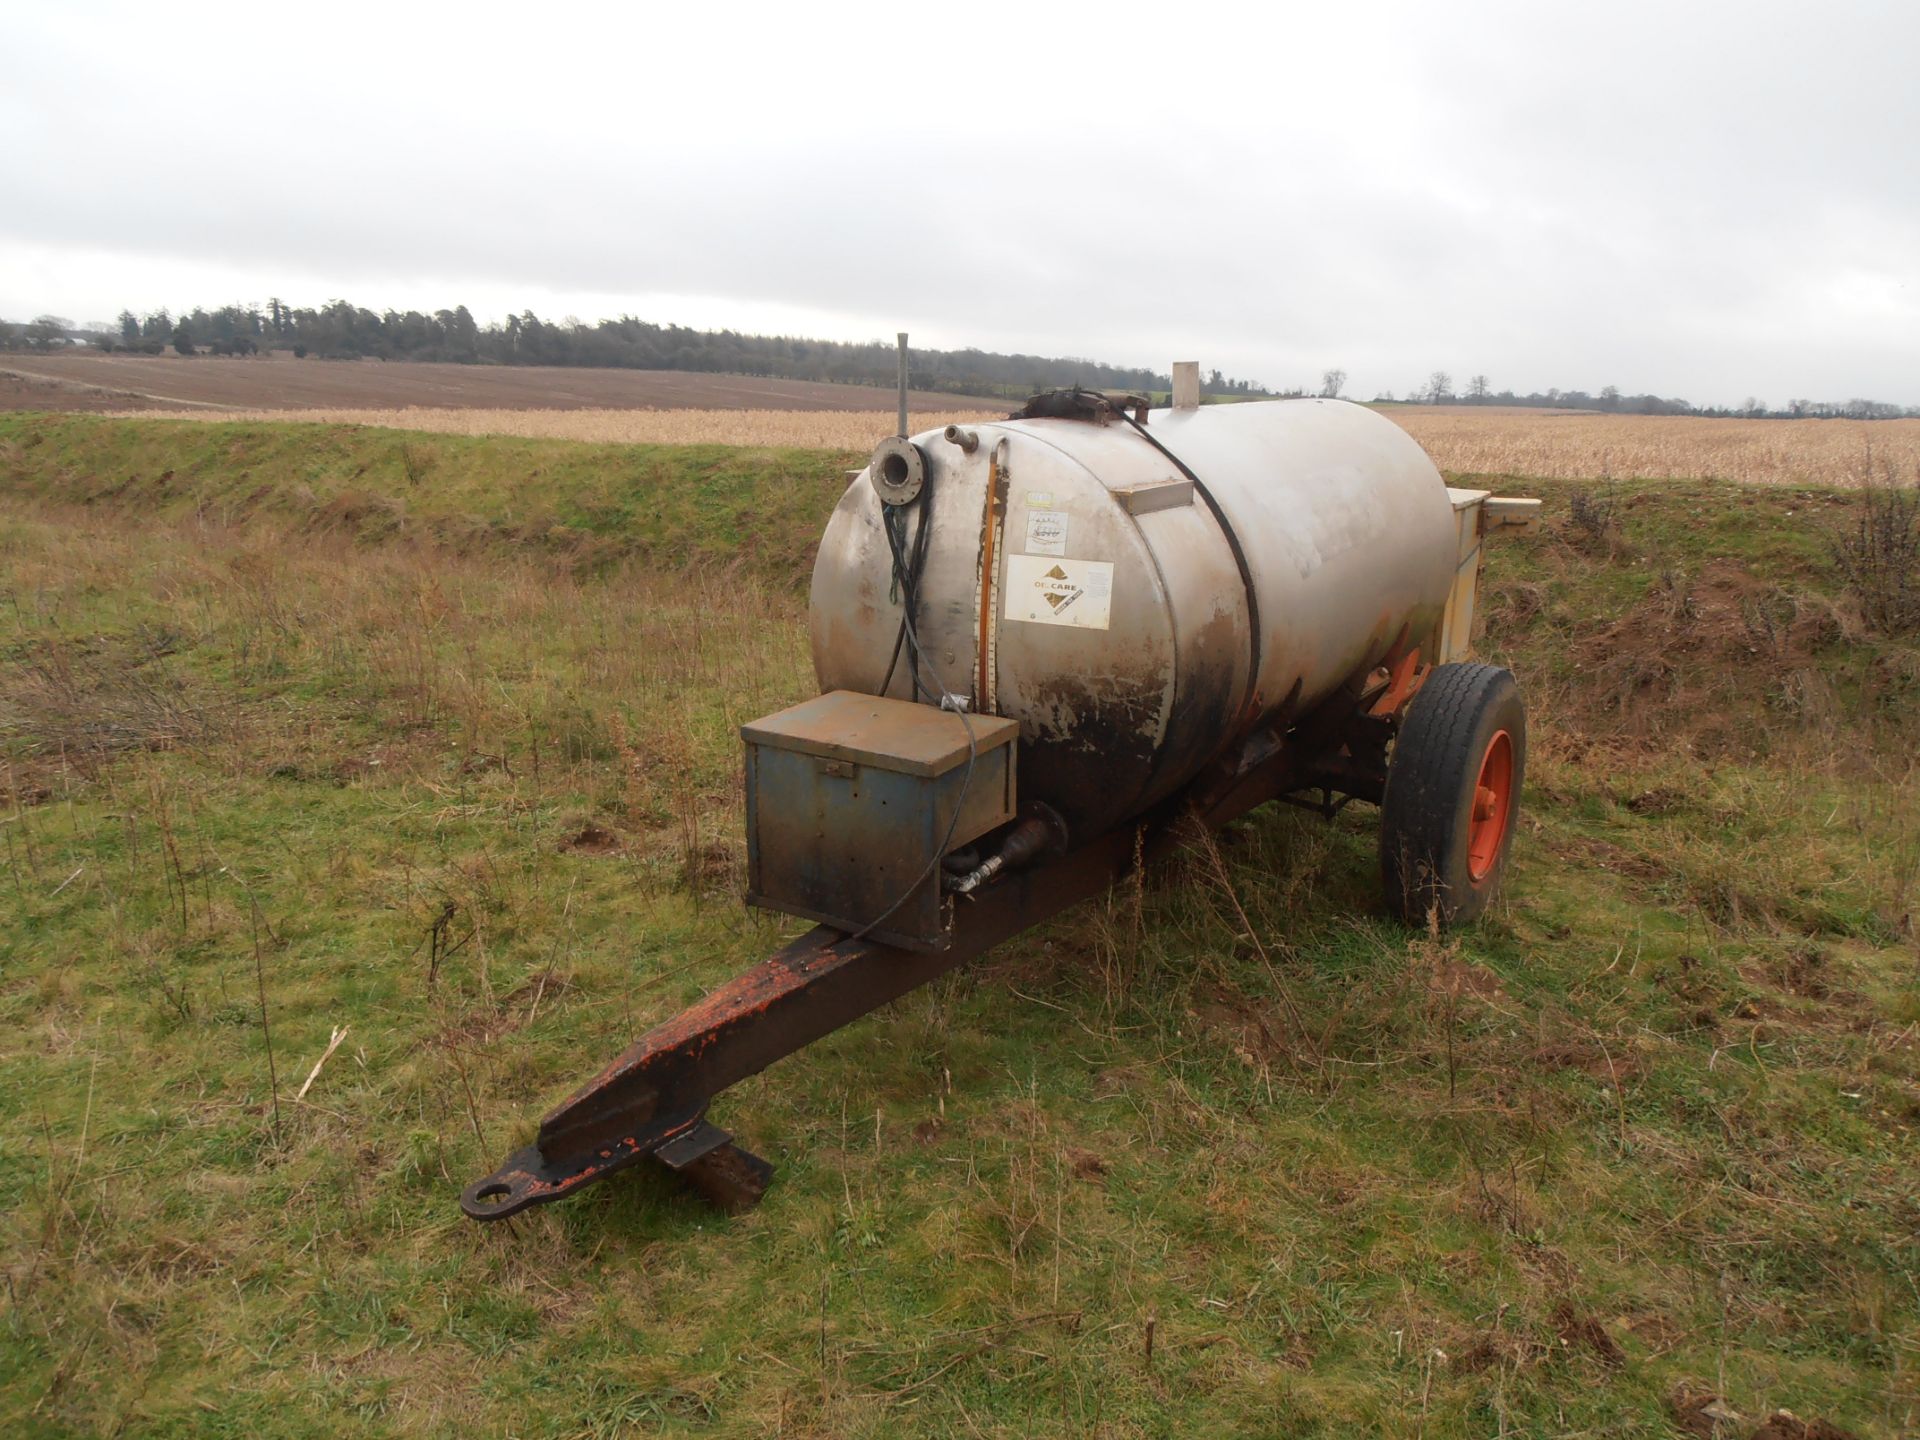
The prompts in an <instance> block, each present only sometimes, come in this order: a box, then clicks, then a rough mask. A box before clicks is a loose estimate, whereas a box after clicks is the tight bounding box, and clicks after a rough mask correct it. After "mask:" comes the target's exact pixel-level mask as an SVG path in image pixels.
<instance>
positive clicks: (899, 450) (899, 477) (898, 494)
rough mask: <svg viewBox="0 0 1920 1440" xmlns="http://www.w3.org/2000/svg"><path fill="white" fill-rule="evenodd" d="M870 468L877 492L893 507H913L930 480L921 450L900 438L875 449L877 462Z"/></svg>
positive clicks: (888, 439)
mask: <svg viewBox="0 0 1920 1440" xmlns="http://www.w3.org/2000/svg"><path fill="white" fill-rule="evenodd" d="M867 468H868V472H869V473H870V474H871V475H872V476H873V488H874V490H875V492H876V493H877V494H878V495H879V496H880V498H881V499H882V500H883V501H885V502H886V503H887V504H889V505H911V504H912V503H913V502H914V501H915V500H916V499H917V498H919V495H920V487H921V486H922V485H924V484H925V483H926V480H927V462H926V457H925V456H923V455H922V454H921V453H920V447H919V446H918V445H915V444H914V443H913V442H912V441H911V440H904V439H902V438H901V437H900V436H898V435H893V436H889V437H888V438H887V439H885V440H882V441H881V442H880V443H879V444H878V445H876V446H874V447H873V460H872V462H871V463H870V464H869V465H868V467H867Z"/></svg>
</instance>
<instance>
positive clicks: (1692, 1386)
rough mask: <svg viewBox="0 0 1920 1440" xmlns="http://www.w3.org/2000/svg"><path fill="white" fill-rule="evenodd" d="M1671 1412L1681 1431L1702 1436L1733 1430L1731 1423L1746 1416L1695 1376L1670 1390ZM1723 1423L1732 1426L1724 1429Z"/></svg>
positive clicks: (1703, 1439)
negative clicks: (1694, 1378)
mask: <svg viewBox="0 0 1920 1440" xmlns="http://www.w3.org/2000/svg"><path fill="white" fill-rule="evenodd" d="M1667 1414H1669V1415H1670V1416H1672V1417H1673V1424H1674V1428H1675V1429H1677V1430H1679V1431H1680V1433H1681V1434H1683V1435H1697V1436H1699V1437H1700V1440H1714V1437H1715V1436H1723V1435H1730V1434H1732V1433H1733V1432H1732V1429H1731V1427H1732V1426H1735V1425H1738V1424H1739V1423H1740V1421H1741V1419H1742V1418H1743V1417H1742V1416H1741V1414H1740V1412H1739V1411H1738V1410H1735V1409H1734V1408H1733V1407H1732V1406H1731V1405H1729V1404H1727V1402H1726V1401H1724V1400H1722V1399H1721V1398H1720V1397H1719V1396H1718V1395H1717V1394H1715V1393H1714V1392H1713V1391H1712V1390H1709V1389H1708V1388H1707V1387H1706V1386H1704V1385H1702V1384H1700V1383H1698V1382H1697V1381H1693V1380H1682V1381H1680V1382H1679V1383H1678V1384H1676V1385H1675V1386H1674V1387H1673V1389H1672V1390H1671V1391H1670V1392H1669V1393H1668V1395H1667ZM1722 1426H1726V1427H1728V1428H1727V1429H1724V1430H1723V1429H1722V1428H1721V1427H1722Z"/></svg>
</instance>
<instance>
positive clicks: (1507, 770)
mask: <svg viewBox="0 0 1920 1440" xmlns="http://www.w3.org/2000/svg"><path fill="white" fill-rule="evenodd" d="M1472 803H1473V812H1472V816H1473V818H1472V821H1471V826H1470V828H1469V829H1468V831H1467V875H1468V877H1469V878H1470V879H1471V880H1472V881H1473V883H1474V884H1476V885H1478V884H1480V883H1481V882H1482V881H1484V880H1485V879H1486V878H1487V877H1488V876H1489V875H1491V874H1492V873H1493V867H1494V866H1495V865H1496V864H1497V863H1498V862H1499V860H1500V848H1501V846H1503V845H1505V844H1506V842H1507V826H1508V825H1509V824H1510V823H1511V822H1512V820H1513V737H1512V736H1511V735H1509V734H1507V732H1506V731H1504V730H1499V731H1496V732H1495V733H1494V737H1493V738H1492V739H1491V740H1489V741H1488V742H1487V753H1486V754H1485V755H1483V756H1482V757H1481V759H1480V775H1479V778H1478V779H1477V780H1475V781H1474V786H1473V802H1472Z"/></svg>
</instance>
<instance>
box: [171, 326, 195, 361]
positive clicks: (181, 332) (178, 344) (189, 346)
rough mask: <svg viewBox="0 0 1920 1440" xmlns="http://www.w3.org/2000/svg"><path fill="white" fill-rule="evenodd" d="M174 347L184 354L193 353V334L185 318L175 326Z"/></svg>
mask: <svg viewBox="0 0 1920 1440" xmlns="http://www.w3.org/2000/svg"><path fill="white" fill-rule="evenodd" d="M173 348H174V349H176V350H178V351H179V352H180V353H181V354H182V355H191V354H193V335H192V332H190V331H189V330H188V329H187V322H186V321H184V320H182V321H181V322H180V323H179V324H177V325H175V326H174V327H173Z"/></svg>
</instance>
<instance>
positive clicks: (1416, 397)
mask: <svg viewBox="0 0 1920 1440" xmlns="http://www.w3.org/2000/svg"><path fill="white" fill-rule="evenodd" d="M1335 377H1338V379H1339V381H1340V382H1342V383H1344V381H1345V380H1346V372H1344V371H1341V370H1329V371H1328V372H1327V381H1328V383H1329V384H1332V383H1333V382H1334V380H1335ZM1320 393H1321V394H1323V395H1324V394H1328V393H1329V391H1328V389H1327V388H1326V387H1325V386H1323V387H1322V389H1321V392H1320ZM1331 393H1333V394H1338V393H1339V390H1338V387H1337V385H1336V386H1335V387H1334V388H1333V390H1332V391H1331ZM1373 398H1374V401H1375V403H1396V402H1395V397H1394V394H1393V392H1392V391H1391V390H1387V391H1382V392H1381V393H1380V394H1378V395H1376V396H1374V397H1373ZM1397 403H1400V404H1405V405H1519V406H1535V407H1539V408H1542V409H1551V410H1597V411H1600V412H1602V413H1603V414H1621V415H1712V416H1721V417H1738V418H1745V419H1751V420H1842V419H1844V420H1899V419H1913V418H1916V417H1920V405H1904V406H1903V405H1890V404H1888V403H1886V402H1885V401H1883V400H1858V399H1856V400H1847V401H1831V400H1789V401H1788V402H1787V403H1786V405H1785V406H1784V407H1782V408H1780V409H1774V408H1772V407H1770V406H1769V405H1768V404H1767V403H1766V401H1764V400H1761V399H1759V398H1758V397H1757V396H1749V397H1748V398H1747V399H1746V400H1745V401H1744V402H1743V403H1741V404H1739V405H1694V404H1691V403H1689V402H1688V401H1685V400H1681V399H1678V398H1677V397H1676V398H1669V397H1666V396H1661V395H1627V394H1623V393H1622V392H1621V390H1620V388H1619V387H1618V386H1617V385H1605V386H1602V387H1601V389H1600V393H1599V394H1597V395H1590V394H1588V393H1587V392H1586V391H1585V390H1534V391H1529V392H1528V393H1526V394H1517V393H1515V392H1514V391H1512V390H1495V389H1494V388H1493V386H1492V385H1491V384H1490V383H1489V382H1488V380H1487V377H1486V376H1485V375H1475V376H1473V377H1471V378H1470V379H1469V380H1468V381H1467V383H1466V385H1465V386H1464V387H1462V388H1461V389H1460V390H1458V391H1456V390H1455V388H1454V383H1453V377H1452V376H1451V375H1449V374H1448V373H1447V372H1446V371H1444V370H1435V371H1434V372H1433V373H1432V374H1431V375H1429V376H1428V377H1427V381H1426V384H1424V385H1417V386H1415V387H1414V388H1413V389H1411V390H1409V391H1407V393H1406V394H1405V395H1403V396H1401V397H1399V400H1398V402H1397Z"/></svg>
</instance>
